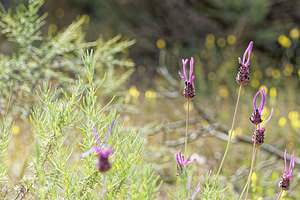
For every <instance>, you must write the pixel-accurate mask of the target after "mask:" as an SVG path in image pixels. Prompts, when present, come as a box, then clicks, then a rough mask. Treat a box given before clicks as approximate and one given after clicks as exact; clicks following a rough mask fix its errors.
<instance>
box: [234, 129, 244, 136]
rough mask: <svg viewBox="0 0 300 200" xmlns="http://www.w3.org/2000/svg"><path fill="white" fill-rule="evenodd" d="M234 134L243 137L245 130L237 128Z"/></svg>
mask: <svg viewBox="0 0 300 200" xmlns="http://www.w3.org/2000/svg"><path fill="white" fill-rule="evenodd" d="M234 132H235V134H236V135H242V133H243V129H242V128H240V127H237V128H236V129H235V130H234Z"/></svg>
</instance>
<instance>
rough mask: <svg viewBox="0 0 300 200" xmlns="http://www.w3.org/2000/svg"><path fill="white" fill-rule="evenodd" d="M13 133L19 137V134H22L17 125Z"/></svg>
mask: <svg viewBox="0 0 300 200" xmlns="http://www.w3.org/2000/svg"><path fill="white" fill-rule="evenodd" d="M12 132H13V134H14V135H19V133H20V127H19V126H17V125H15V126H14V127H13V129H12Z"/></svg>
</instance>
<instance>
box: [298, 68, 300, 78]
mask: <svg viewBox="0 0 300 200" xmlns="http://www.w3.org/2000/svg"><path fill="white" fill-rule="evenodd" d="M298 76H299V79H300V69H298Z"/></svg>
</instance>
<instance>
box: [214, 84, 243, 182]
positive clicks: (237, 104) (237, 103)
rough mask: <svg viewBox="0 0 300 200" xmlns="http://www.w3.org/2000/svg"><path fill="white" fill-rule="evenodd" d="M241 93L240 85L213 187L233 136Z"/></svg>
mask: <svg viewBox="0 0 300 200" xmlns="http://www.w3.org/2000/svg"><path fill="white" fill-rule="evenodd" d="M241 91H242V85H240V89H239V94H238V97H237V100H236V105H235V111H234V114H233V119H232V124H231V129H230V134H229V138H228V142H227V146H226V150H225V153H224V155H223V158H222V161H221V164H220V166H219V170H218V172H217V175H216V177H215V180H214V185H215V182H216V180H217V178H218V176H219V174H220V172H221V170H222V167H223V164H224V161H225V158H226V155H227V153H228V149H229V146H230V143H231V140H232V135H233V130H234V123H235V117H236V113H237V109H238V106H239V102H240V96H241Z"/></svg>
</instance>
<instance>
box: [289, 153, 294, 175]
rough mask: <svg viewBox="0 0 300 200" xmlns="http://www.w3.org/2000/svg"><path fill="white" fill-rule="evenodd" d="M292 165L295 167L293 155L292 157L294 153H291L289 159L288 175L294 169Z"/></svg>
mask: <svg viewBox="0 0 300 200" xmlns="http://www.w3.org/2000/svg"><path fill="white" fill-rule="evenodd" d="M294 167H295V157H294V153H293V154H292V155H291V160H290V168H289V172H288V173H289V175H290V176H292V173H293V171H294Z"/></svg>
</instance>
